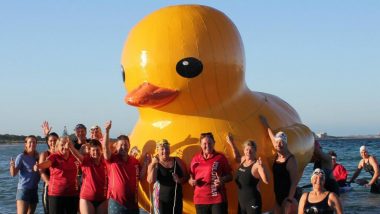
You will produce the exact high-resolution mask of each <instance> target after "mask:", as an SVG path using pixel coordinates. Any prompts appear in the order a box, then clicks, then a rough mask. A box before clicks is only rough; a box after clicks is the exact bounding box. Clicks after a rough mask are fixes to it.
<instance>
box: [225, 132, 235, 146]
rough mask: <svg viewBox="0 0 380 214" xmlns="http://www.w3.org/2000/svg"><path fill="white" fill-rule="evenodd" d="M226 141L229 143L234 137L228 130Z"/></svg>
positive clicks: (231, 142) (232, 141)
mask: <svg viewBox="0 0 380 214" xmlns="http://www.w3.org/2000/svg"><path fill="white" fill-rule="evenodd" d="M226 141H227V143H229V144H233V143H234V137H233V135H232V134H231V133H230V132H228V133H227V135H226Z"/></svg>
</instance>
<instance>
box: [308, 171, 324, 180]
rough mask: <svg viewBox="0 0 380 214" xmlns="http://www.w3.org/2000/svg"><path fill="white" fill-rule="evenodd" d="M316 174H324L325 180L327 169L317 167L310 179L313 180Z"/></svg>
mask: <svg viewBox="0 0 380 214" xmlns="http://www.w3.org/2000/svg"><path fill="white" fill-rule="evenodd" d="M316 175H322V179H323V180H325V171H323V170H322V169H320V168H316V169H315V170H314V171H313V174H311V178H310V180H313V177H314V176H316Z"/></svg>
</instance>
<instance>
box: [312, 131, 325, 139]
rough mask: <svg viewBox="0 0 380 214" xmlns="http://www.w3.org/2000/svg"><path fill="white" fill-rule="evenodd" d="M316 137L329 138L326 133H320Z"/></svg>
mask: <svg viewBox="0 0 380 214" xmlns="http://www.w3.org/2000/svg"><path fill="white" fill-rule="evenodd" d="M315 135H316V136H317V139H322V138H326V137H327V136H328V135H327V133H326V132H319V133H317V134H315Z"/></svg>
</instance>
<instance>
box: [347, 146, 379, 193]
mask: <svg viewBox="0 0 380 214" xmlns="http://www.w3.org/2000/svg"><path fill="white" fill-rule="evenodd" d="M359 151H360V156H361V157H362V159H361V160H360V162H359V164H358V168H357V169H356V171H355V173H354V174H353V175H352V178H351V179H350V181H349V183H352V182H353V181H355V179H356V178H357V177H358V176H359V174H360V172H361V171H362V169H364V170H365V171H366V172H369V174H371V176H372V178H371V180H370V181H369V182H368V183H366V184H364V186H365V187H371V193H376V194H380V181H379V180H378V178H379V173H380V172H379V163H378V162H377V160H376V157H375V156H373V155H369V154H368V151H367V147H366V146H361V147H360V150H359Z"/></svg>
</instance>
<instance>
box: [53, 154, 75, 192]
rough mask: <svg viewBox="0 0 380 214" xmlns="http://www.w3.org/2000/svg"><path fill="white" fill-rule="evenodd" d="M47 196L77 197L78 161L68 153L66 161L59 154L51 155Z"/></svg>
mask: <svg viewBox="0 0 380 214" xmlns="http://www.w3.org/2000/svg"><path fill="white" fill-rule="evenodd" d="M47 159H48V160H50V161H51V166H50V168H49V170H50V180H49V195H51V196H77V195H78V193H79V192H78V180H77V174H78V168H79V161H78V160H77V159H75V157H74V156H73V155H72V154H71V153H70V155H69V158H68V159H67V160H65V159H64V157H63V155H61V154H60V153H54V154H51V155H50V156H49V157H48V158H47Z"/></svg>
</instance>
